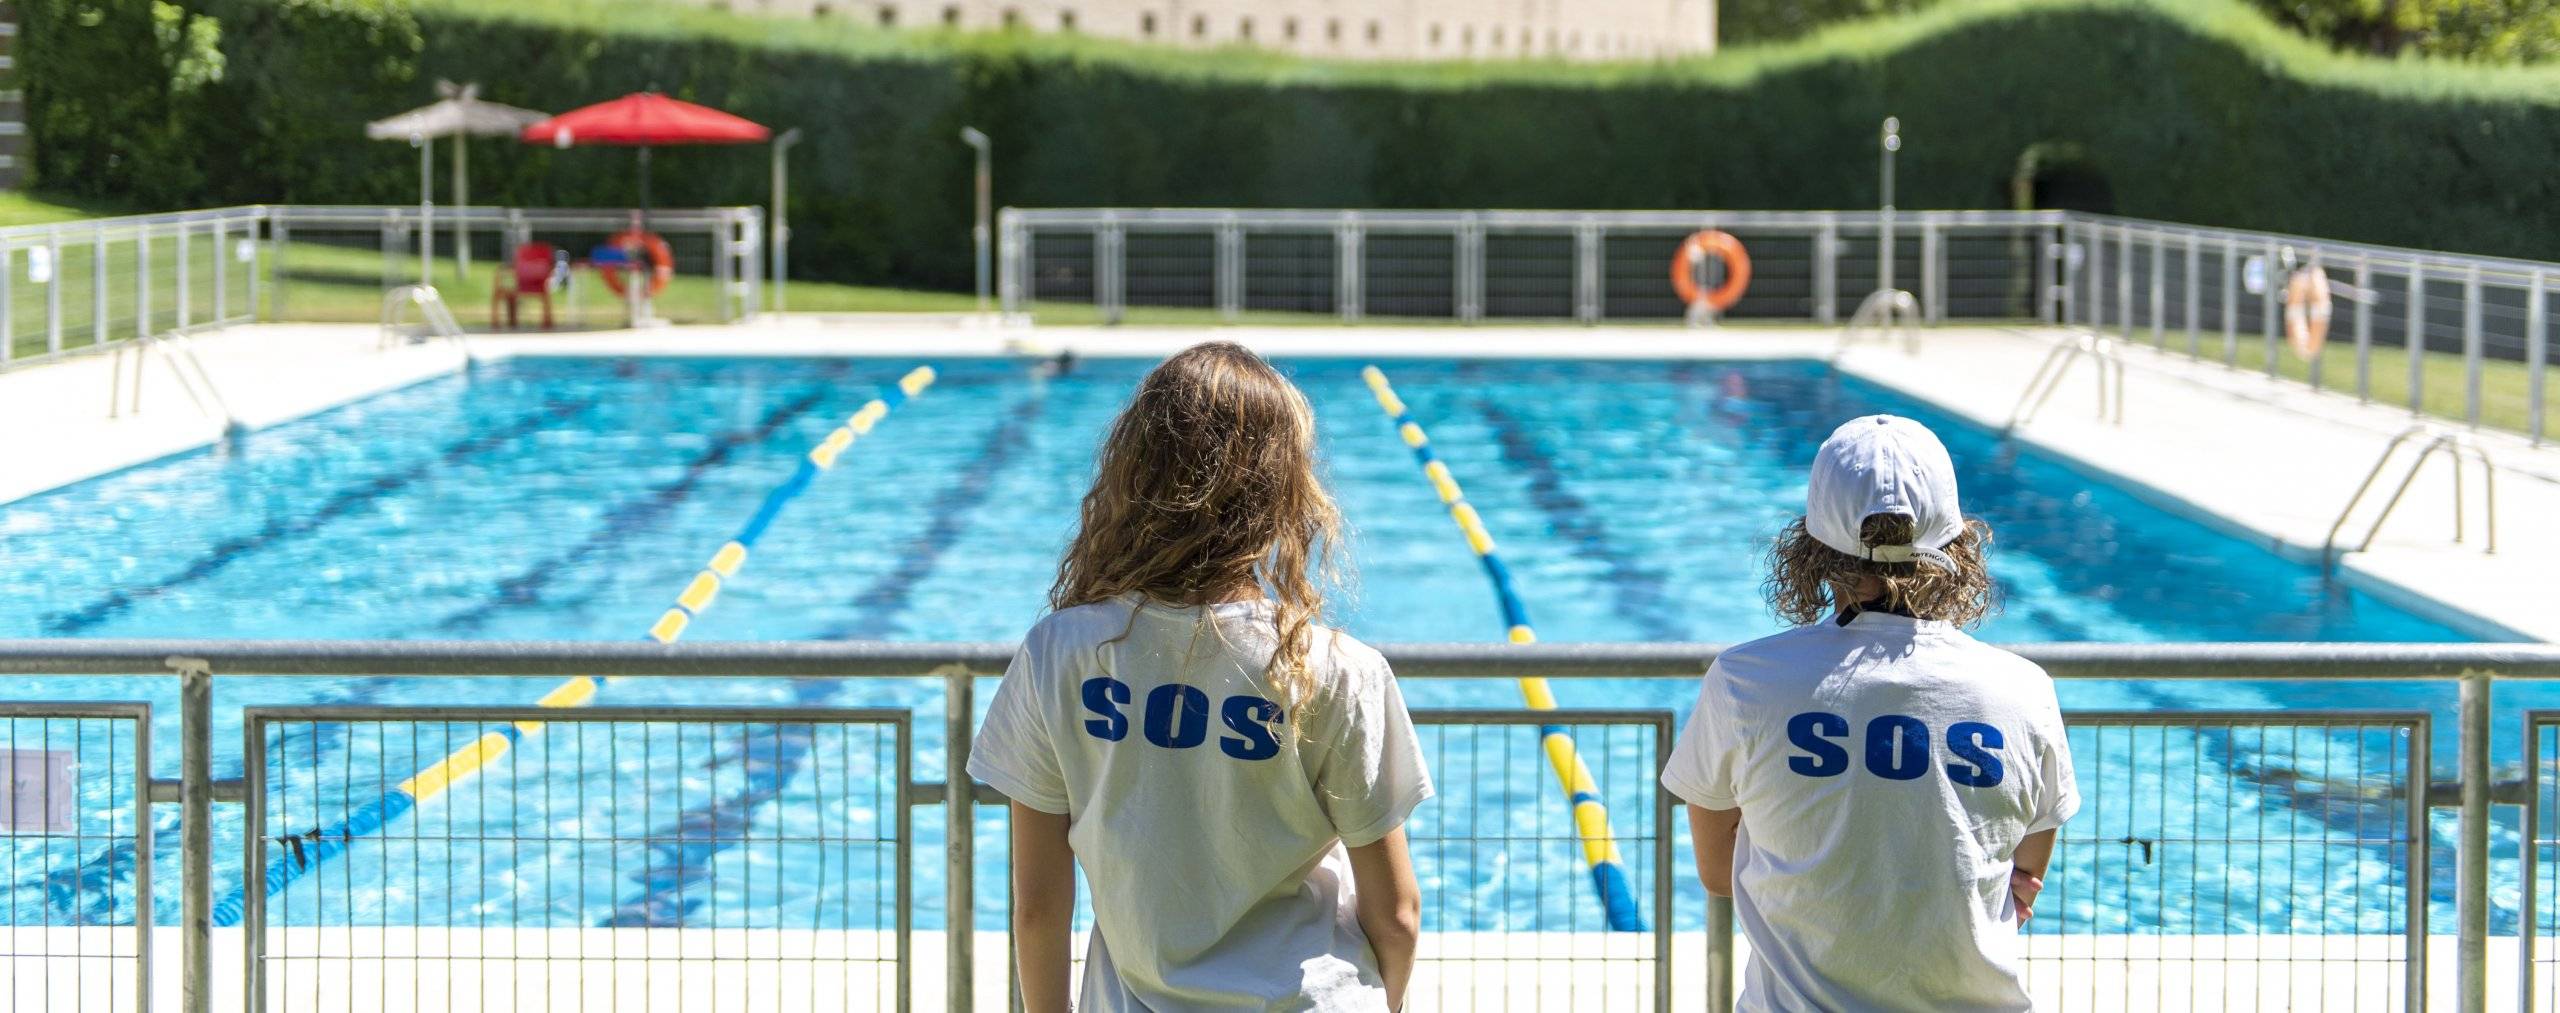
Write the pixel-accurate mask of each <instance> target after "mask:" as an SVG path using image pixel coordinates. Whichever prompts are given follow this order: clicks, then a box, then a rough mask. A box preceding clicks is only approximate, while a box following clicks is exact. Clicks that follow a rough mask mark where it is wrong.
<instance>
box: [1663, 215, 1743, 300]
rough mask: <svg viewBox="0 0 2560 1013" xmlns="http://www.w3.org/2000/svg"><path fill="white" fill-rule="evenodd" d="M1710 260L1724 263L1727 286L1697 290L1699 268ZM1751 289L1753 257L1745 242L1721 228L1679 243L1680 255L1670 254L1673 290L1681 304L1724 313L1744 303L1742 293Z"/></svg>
mask: <svg viewBox="0 0 2560 1013" xmlns="http://www.w3.org/2000/svg"><path fill="white" fill-rule="evenodd" d="M1708 257H1714V258H1716V259H1717V260H1719V261H1722V262H1724V284H1721V285H1718V286H1716V287H1715V288H1714V289H1712V290H1710V291H1705V292H1701V291H1699V290H1698V275H1699V268H1700V267H1702V266H1704V265H1705V263H1706V259H1707V258H1708ZM1749 287H1751V255H1750V254H1749V253H1746V252H1744V251H1743V249H1742V240H1739V239H1735V238H1733V234H1732V233H1730V232H1725V231H1723V230H1720V229H1701V230H1699V231H1697V232H1693V233H1690V234H1689V238H1687V239H1683V240H1681V241H1680V252H1678V253H1675V254H1672V255H1671V290H1672V291H1674V292H1677V293H1679V294H1680V304H1681V305H1683V306H1687V307H1689V308H1690V309H1692V310H1695V309H1697V308H1698V306H1700V305H1701V304H1704V305H1705V306H1706V307H1707V308H1708V309H1711V310H1714V311H1715V312H1718V313H1722V312H1724V311H1726V310H1728V309H1732V308H1733V304H1734V303H1737V302H1741V301H1742V290H1743V289H1746V288H1749Z"/></svg>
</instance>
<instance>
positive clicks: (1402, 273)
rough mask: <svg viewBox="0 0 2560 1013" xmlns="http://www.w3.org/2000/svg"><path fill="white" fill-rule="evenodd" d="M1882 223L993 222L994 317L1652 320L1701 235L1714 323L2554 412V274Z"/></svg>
mask: <svg viewBox="0 0 2560 1013" xmlns="http://www.w3.org/2000/svg"><path fill="white" fill-rule="evenodd" d="M1893 219H1894V221H1895V223H1896V228H1895V229H1894V230H1893V231H1892V232H1890V233H1888V232H1887V230H1886V229H1885V217H1884V215H1883V214H1882V213H1880V212H1876V211H1367V210H1242V209H1237V210H1229V209H1120V208H1096V209H1046V208H1044V209H1020V208H1009V209H1006V210H1005V211H1004V212H1003V214H1002V216H1001V219H1000V225H999V233H1000V240H1001V249H1000V253H999V270H998V278H999V282H998V288H999V292H1000V294H1001V297H1002V299H1003V305H1004V309H1005V311H1006V312H1007V313H1008V314H1028V313H1034V312H1036V310H1037V308H1038V306H1039V304H1041V303H1044V302H1046V303H1059V302H1064V303H1079V304H1090V305H1091V306H1093V307H1094V308H1095V309H1096V310H1097V311H1098V312H1099V314H1100V316H1101V318H1102V319H1103V320H1104V321H1105V322H1111V323H1116V322H1120V321H1122V320H1124V319H1126V318H1127V317H1128V315H1129V314H1130V312H1131V311H1132V310H1133V309H1139V310H1174V311H1181V310H1189V311H1193V312H1195V313H1196V314H1198V316H1199V318H1200V319H1211V320H1222V321H1239V320H1245V319H1266V320H1269V319H1281V318H1284V317H1287V316H1290V315H1295V316H1298V317H1300V318H1323V319H1335V320H1340V321H1344V322H1356V321H1360V320H1367V319H1373V318H1381V317H1391V318H1400V319H1412V318H1422V319H1432V320H1450V321H1456V322H1460V323H1481V322H1486V321H1493V320H1506V319H1507V320H1523V321H1529V320H1569V321H1575V322H1579V323H1584V324H1596V323H1601V322H1604V321H1608V322H1643V321H1659V322H1665V323H1668V322H1672V321H1677V320H1680V319H1681V318H1682V316H1683V314H1684V312H1685V307H1683V306H1681V305H1680V302H1679V300H1678V299H1677V298H1676V297H1675V296H1674V294H1673V292H1672V287H1671V285H1670V283H1669V281H1668V280H1667V278H1666V274H1667V270H1666V268H1667V267H1668V265H1669V264H1670V262H1671V259H1672V256H1673V253H1674V251H1675V250H1676V248H1677V246H1678V244H1679V242H1680V241H1681V239H1682V238H1683V237H1685V236H1686V235H1687V234H1689V233H1690V232H1692V231H1695V230H1698V229H1706V228H1714V229H1721V230H1724V231H1726V232H1729V233H1732V234H1734V235H1735V236H1737V237H1739V238H1741V239H1742V240H1743V242H1744V243H1746V244H1747V245H1748V246H1749V247H1750V249H1751V257H1752V263H1753V267H1752V281H1751V287H1750V289H1749V290H1748V291H1746V292H1745V293H1744V294H1743V296H1742V299H1741V301H1740V302H1738V303H1736V304H1735V305H1734V306H1733V307H1732V309H1730V310H1728V311H1727V312H1726V313H1725V314H1724V315H1725V317H1726V318H1728V319H1733V320H1749V319H1755V318H1757V319H1768V320H1805V321H1811V322H1814V323H1818V324H1824V325H1829V324H1832V323H1835V322H1837V321H1839V320H1840V319H1842V318H1843V317H1844V316H1849V315H1852V314H1854V313H1855V312H1856V308H1857V305H1858V300H1859V299H1861V298H1862V297H1863V296H1864V295H1865V294H1866V293H1869V292H1871V291H1873V290H1875V289H1879V288H1890V287H1892V286H1891V279H1893V278H1917V279H1918V285H1917V292H1916V294H1915V302H1916V308H1917V312H1918V316H1919V317H1920V319H1921V320H1922V321H1924V322H1926V323H1930V324H1937V323H1942V322H1944V321H1947V320H1951V319H1979V320H2021V319H2032V320H2039V321H2042V322H2045V323H2070V324H2081V325H2086V326H2090V327H2094V328H2097V329H2100V330H2104V331H2112V332H2113V333H2115V334H2116V335H2117V336H2118V337H2119V338H2120V339H2122V340H2124V341H2125V342H2126V343H2128V344H2134V343H2140V344H2147V345H2149V346H2151V347H2154V348H2157V349H2159V350H2162V351H2164V352H2176V353H2180V354H2184V355H2187V356H2190V357H2194V358H2200V359H2210V360H2213V361H2219V362H2221V363H2223V364H2225V365H2228V366H2231V367H2233V368H2249V369H2257V370H2262V371H2264V372H2265V373H2267V375H2269V376H2287V377H2292V378H2296V379H2299V380H2302V381H2303V382H2306V383H2309V384H2310V385H2311V386H2313V387H2315V388H2331V387H2335V388H2339V389H2343V390H2347V391H2349V392H2351V393H2353V394H2355V395H2356V396H2357V397H2359V398H2362V399H2365V400H2369V401H2380V402H2384V403H2392V404H2399V405H2402V406H2405V407H2407V408H2408V409H2409V410H2410V411H2412V412H2413V413H2429V414H2435V415H2438V416H2443V417H2447V418H2452V419H2455V420H2458V421H2461V422H2464V423H2466V424H2468V425H2472V426H2492V427H2497V428H2504V429H2509V430H2512V431H2516V432H2521V433H2524V434H2526V435H2527V437H2528V438H2530V439H2531V440H2533V441H2534V442H2536V443H2539V442H2541V441H2542V440H2543V439H2545V438H2546V437H2547V436H2548V434H2549V432H2550V428H2551V426H2552V425H2553V422H2554V420H2553V414H2554V413H2555V412H2560V405H2554V404H2553V403H2552V402H2551V400H2550V398H2549V397H2548V396H2547V395H2548V390H2549V387H2550V380H2549V374H2550V372H2551V357H2550V333H2549V332H2550V316H2551V314H2550V312H2549V310H2550V295H2551V293H2550V281H2551V279H2552V278H2554V277H2556V276H2560V264H2550V263H2542V262H2536V261H2522V260H2512V259H2505V258H2496V257H2474V256H2466V255H2460V254H2450V253H2434V252H2428V251H2423V250H2407V249H2397V248H2392V247H2382V246H2373V245H2369V244H2358V243H2341V242H2333V241H2329V240H2321V239H2312V238H2306V237H2299V236H2288V235H2280V234H2275V233H2263V232H2242V231H2235V230H2228V229H2205V228H2195V227H2190V226H2184V225H2174V224H2168V223H2162V222H2150V221H2142V220H2138V219H2129V218H2119V217H2114V216H2106V215H2089V214H2081V213H2077V212H2058V211H1908V210H1904V211H1897V212H1895V213H1894V216H1893ZM1887 235H1891V236H1892V239H1891V243H1892V250H1891V256H1889V257H1888V256H1885V255H1884V250H1883V244H1884V243H1885V242H1886V238H1885V237H1886V236H1887ZM2288 254H2290V256H2291V258H2292V262H2293V263H2299V264H2303V265H2313V264H2317V265H2323V266H2325V267H2326V268H2331V269H2336V270H2339V271H2341V272H2344V273H2346V274H2348V275H2349V276H2351V278H2352V282H2350V283H2342V284H2340V285H2339V286H2338V290H2339V291H2341V292H2342V293H2345V294H2347V295H2349V296H2350V299H2349V301H2350V302H2351V303H2352V306H2351V312H2344V313H2342V314H2341V315H2342V316H2343V317H2344V318H2345V323H2344V324H2343V326H2341V327H2339V328H2338V330H2339V332H2340V334H2339V336H2338V339H2337V341H2336V342H2335V343H2336V344H2341V345H2346V346H2351V347H2352V348H2353V350H2354V355H2353V359H2352V365H2353V376H2352V379H2351V380H2350V381H2348V382H2345V383H2343V384H2342V383H2340V382H2339V381H2338V378H2336V377H2334V376H2333V375H2332V374H2331V372H2330V371H2329V367H2330V366H2332V365H2334V364H2333V363H2332V362H2331V361H2330V360H2331V359H2333V358H2334V357H2335V356H2334V350H2330V349H2325V348H2324V350H2322V351H2317V352H2314V353H2313V354H2311V355H2310V356H2308V357H2307V358H2301V357H2289V355H2290V353H2287V352H2285V351H2284V350H2283V349H2282V347H2281V345H2282V336H2281V332H2282V327H2283V323H2282V317H2283V314H2282V312H2281V302H2282V294H2281V293H2282V290H2283V288H2284V280H2285V279H2284V277H2283V276H2282V272H2283V271H2284V270H2285V268H2286V265H2287V256H2288ZM2253 262H2255V263H2256V264H2257V266H2256V267H2255V268H2252V266H2251V265H2252V263H2253ZM2253 278H2254V279H2255V280H2256V284H2251V283H2250V282H2251V279H2253ZM1870 281H1872V284H1870ZM1173 319H1184V318H1180V317H1176V318H1173ZM2208 336H2212V337H2213V339H2214V340H2212V341H2211V342H2210V343H2208V340H2207V338H2208ZM2394 355H2397V356H2399V359H2398V360H2397V361H2394V360H2393V359H2392V358H2391V357H2392V356H2394ZM2431 388H2434V389H2435V390H2436V393H2434V394H2430V393H2429V391H2430V389H2431ZM2454 390H2459V394H2458V395H2449V394H2448V392H2450V391H2454Z"/></svg>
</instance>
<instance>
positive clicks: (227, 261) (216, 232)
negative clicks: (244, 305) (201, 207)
mask: <svg viewBox="0 0 2560 1013" xmlns="http://www.w3.org/2000/svg"><path fill="white" fill-rule="evenodd" d="M230 237H231V230H230V229H228V228H225V227H224V225H223V221H222V219H221V218H220V217H216V218H215V219H214V220H213V320H212V321H211V322H212V323H213V325H214V326H216V327H219V326H222V325H223V324H226V323H229V322H230V321H231V258H230V256H229V255H227V254H226V253H224V252H223V249H222V241H223V240H225V239H228V238H230Z"/></svg>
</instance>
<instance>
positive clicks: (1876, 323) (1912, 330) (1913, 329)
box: [1831, 288, 1921, 366]
mask: <svg viewBox="0 0 2560 1013" xmlns="http://www.w3.org/2000/svg"><path fill="white" fill-rule="evenodd" d="M1920 323H1921V317H1920V300H1919V299H1918V298H1916V297H1914V296H1913V295H1912V294H1911V293H1909V292H1905V291H1903V290H1901V289H1898V288H1884V289H1877V290H1875V291H1874V292H1870V293H1868V294H1867V297H1866V298H1865V299H1864V300H1862V301H1860V302H1859V303H1858V310H1857V312H1855V313H1851V314H1849V326H1847V327H1844V328H1842V329H1841V331H1840V343H1839V344H1838V345H1836V346H1834V347H1833V348H1832V349H1831V364H1832V365H1835V366H1836V365H1839V364H1840V359H1841V357H1842V356H1845V355H1847V354H1849V348H1850V347H1851V346H1853V345H1857V344H1859V343H1861V342H1863V341H1867V340H1871V339H1882V340H1883V341H1884V342H1885V343H1886V344H1892V343H1893V342H1894V339H1896V338H1900V339H1901V340H1902V350H1903V351H1904V352H1906V353H1909V354H1912V355H1918V354H1920Z"/></svg>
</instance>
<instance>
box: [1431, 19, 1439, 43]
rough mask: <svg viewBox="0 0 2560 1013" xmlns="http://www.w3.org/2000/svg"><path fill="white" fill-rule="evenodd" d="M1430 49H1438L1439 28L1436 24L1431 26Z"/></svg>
mask: <svg viewBox="0 0 2560 1013" xmlns="http://www.w3.org/2000/svg"><path fill="white" fill-rule="evenodd" d="M1431 48H1433V49H1438V48H1440V26H1439V25H1438V24H1436V23H1435V24H1433V25H1432V26H1431Z"/></svg>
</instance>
